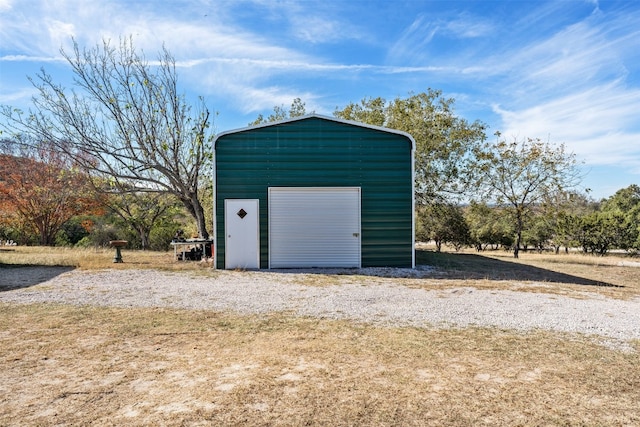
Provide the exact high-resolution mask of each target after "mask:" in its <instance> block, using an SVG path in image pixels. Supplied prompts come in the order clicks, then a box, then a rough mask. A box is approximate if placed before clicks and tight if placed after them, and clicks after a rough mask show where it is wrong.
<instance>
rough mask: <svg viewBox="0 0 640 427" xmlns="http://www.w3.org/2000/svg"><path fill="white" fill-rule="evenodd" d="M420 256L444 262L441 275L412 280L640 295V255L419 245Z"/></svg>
mask: <svg viewBox="0 0 640 427" xmlns="http://www.w3.org/2000/svg"><path fill="white" fill-rule="evenodd" d="M417 260H418V264H423V265H431V266H435V267H436V268H438V272H437V273H436V276H437V277H436V278H437V279H438V280H426V281H422V282H421V283H412V284H411V286H420V287H436V288H437V287H447V288H450V287H458V286H471V287H475V288H478V289H510V290H517V291H521V292H543V293H553V294H560V295H569V296H572V297H576V298H584V297H585V294H589V293H597V294H600V295H604V296H607V297H610V298H620V299H629V298H635V297H639V296H640V260H639V259H637V258H635V259H634V258H630V257H625V256H616V255H610V256H606V257H596V256H591V255H583V254H579V253H570V254H563V253H561V254H558V255H555V254H549V253H543V254H538V253H535V252H524V253H523V252H521V253H520V258H518V259H514V258H513V255H512V254H511V253H510V252H505V251H485V252H481V253H477V252H475V251H472V250H467V251H462V252H459V253H458V252H442V253H436V252H434V251H431V250H425V249H423V250H418V252H417Z"/></svg>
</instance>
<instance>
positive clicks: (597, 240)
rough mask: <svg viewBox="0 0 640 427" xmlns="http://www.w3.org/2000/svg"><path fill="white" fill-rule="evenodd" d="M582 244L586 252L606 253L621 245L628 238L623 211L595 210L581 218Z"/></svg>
mask: <svg viewBox="0 0 640 427" xmlns="http://www.w3.org/2000/svg"><path fill="white" fill-rule="evenodd" d="M580 228H581V234H580V244H581V246H582V248H583V250H584V252H588V253H592V254H596V255H606V254H607V252H609V251H610V250H611V249H614V248H617V247H620V242H621V241H622V240H623V239H625V238H626V235H627V231H628V224H627V223H626V218H625V217H624V215H623V214H622V213H621V212H602V211H598V212H594V213H592V214H589V215H586V216H584V217H582V218H581V220H580Z"/></svg>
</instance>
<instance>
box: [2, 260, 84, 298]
mask: <svg viewBox="0 0 640 427" xmlns="http://www.w3.org/2000/svg"><path fill="white" fill-rule="evenodd" d="M73 269H74V267H63V266H47V265H23V264H3V263H0V292H5V291H10V290H12V289H20V288H28V287H30V286H35V285H38V284H40V283H42V282H46V281H47V280H51V279H53V278H54V277H56V276H59V275H60V274H63V273H66V272H68V271H71V270H73Z"/></svg>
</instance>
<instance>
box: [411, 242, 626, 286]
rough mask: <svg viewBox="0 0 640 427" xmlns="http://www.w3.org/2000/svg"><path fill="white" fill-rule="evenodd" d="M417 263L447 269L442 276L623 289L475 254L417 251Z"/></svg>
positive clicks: (610, 284) (442, 269) (446, 277)
mask: <svg viewBox="0 0 640 427" xmlns="http://www.w3.org/2000/svg"><path fill="white" fill-rule="evenodd" d="M416 263H417V264H418V265H430V266H433V267H436V268H437V269H439V270H440V271H444V272H446V274H445V275H444V276H443V278H445V279H463V280H464V279H488V280H527V281H536V282H553V283H569V284H574V285H588V286H605V287H616V288H623V287H624V286H620V285H614V284H612V283H607V282H602V281H597V280H591V279H587V278H585V277H579V276H575V275H571V274H565V273H560V272H557V271H553V270H547V269H544V268H539V267H534V266H531V265H524V264H520V263H516V262H509V261H504V260H498V259H494V258H489V257H485V256H481V255H475V254H453V253H438V252H432V251H425V250H416Z"/></svg>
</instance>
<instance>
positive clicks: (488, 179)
mask: <svg viewBox="0 0 640 427" xmlns="http://www.w3.org/2000/svg"><path fill="white" fill-rule="evenodd" d="M497 136H498V138H499V137H500V134H499V133H497ZM474 154H475V157H476V163H475V174H476V175H475V186H474V187H475V188H477V189H478V195H479V196H480V197H481V198H482V200H486V201H492V202H493V203H494V204H495V205H496V206H501V207H503V208H504V209H506V210H507V211H508V212H509V214H510V215H511V218H512V219H513V227H514V231H515V242H514V251H513V256H514V257H515V258H518V255H519V251H520V247H521V244H522V233H523V232H524V231H525V229H526V227H527V226H528V224H527V221H528V220H529V219H530V218H531V216H532V210H533V209H534V207H535V206H537V205H538V204H540V203H542V201H543V200H545V198H548V197H550V195H552V194H554V193H557V192H562V191H565V190H568V189H571V188H573V187H574V186H575V185H577V184H578V182H579V175H578V172H577V167H576V160H575V155H573V154H570V153H567V152H566V151H565V148H564V145H560V146H557V147H556V146H553V145H551V144H550V143H545V142H542V141H541V140H539V139H530V138H528V139H524V140H521V141H518V140H516V139H514V140H513V141H512V142H507V141H506V140H504V139H498V141H497V142H495V143H487V144H484V145H483V146H481V147H479V148H478V149H476V151H475V153H474Z"/></svg>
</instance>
